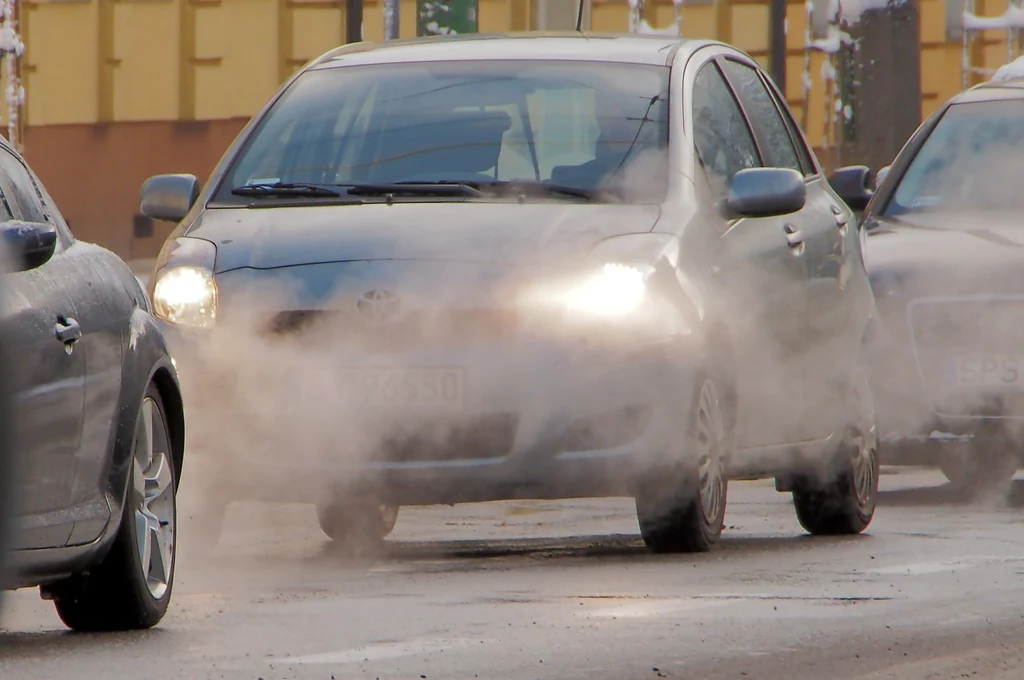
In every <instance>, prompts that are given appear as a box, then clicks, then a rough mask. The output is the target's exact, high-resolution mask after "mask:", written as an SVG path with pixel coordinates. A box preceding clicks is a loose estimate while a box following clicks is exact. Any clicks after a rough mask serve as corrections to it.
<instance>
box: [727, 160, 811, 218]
mask: <svg viewBox="0 0 1024 680" xmlns="http://www.w3.org/2000/svg"><path fill="white" fill-rule="evenodd" d="M806 201H807V186H806V185H805V184H804V178H803V175H801V174H800V173H799V172H797V171H796V170H790V169H789V168H747V169H745V170H740V171H739V172H737V173H736V174H735V175H733V178H732V182H731V183H730V185H729V198H728V199H727V201H726V204H727V207H728V210H729V212H730V213H731V214H732V215H736V216H740V217H773V216H775V215H788V214H790V213H795V212H797V211H798V210H801V209H803V207H804V203H806Z"/></svg>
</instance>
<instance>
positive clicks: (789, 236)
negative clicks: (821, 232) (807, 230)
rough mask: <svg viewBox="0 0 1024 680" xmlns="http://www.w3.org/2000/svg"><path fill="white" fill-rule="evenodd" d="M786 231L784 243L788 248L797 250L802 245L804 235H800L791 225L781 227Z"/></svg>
mask: <svg viewBox="0 0 1024 680" xmlns="http://www.w3.org/2000/svg"><path fill="white" fill-rule="evenodd" d="M782 228H783V229H785V230H786V242H787V243H789V247H790V248H799V247H800V246H802V245H803V243H804V235H803V234H801V233H800V230H799V229H797V228H796V227H795V226H793V225H792V224H786V225H784V226H783V227H782Z"/></svg>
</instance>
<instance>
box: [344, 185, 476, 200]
mask: <svg viewBox="0 0 1024 680" xmlns="http://www.w3.org/2000/svg"><path fill="white" fill-rule="evenodd" d="M342 186H346V187H348V195H349V196H469V197H473V198H480V197H481V196H484V193H483V192H482V191H480V190H479V189H477V188H475V187H474V186H473V183H472V182H453V181H451V182H450V181H438V182H390V183H383V184H351V185H342Z"/></svg>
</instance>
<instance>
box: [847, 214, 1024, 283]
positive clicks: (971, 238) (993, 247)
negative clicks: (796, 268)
mask: <svg viewBox="0 0 1024 680" xmlns="http://www.w3.org/2000/svg"><path fill="white" fill-rule="evenodd" d="M865 264H866V265H867V269H868V273H869V274H870V275H871V277H872V280H873V282H875V283H876V284H883V283H884V284H885V285H886V286H890V287H891V286H903V287H907V288H913V289H914V290H913V291H912V295H911V297H920V296H922V295H943V294H973V293H993V294H998V293H1005V294H1011V293H1012V294H1019V293H1024V223H1022V221H1021V219H1020V218H1019V217H1017V216H1004V215H993V214H987V215H971V216H964V215H957V214H941V215H914V216H908V217H906V218H903V219H899V220H883V221H882V222H881V223H880V224H879V226H878V228H876V229H873V230H872V231H871V233H870V236H869V237H868V239H867V250H866V253H865ZM876 292H877V291H876ZM908 292H910V291H908Z"/></svg>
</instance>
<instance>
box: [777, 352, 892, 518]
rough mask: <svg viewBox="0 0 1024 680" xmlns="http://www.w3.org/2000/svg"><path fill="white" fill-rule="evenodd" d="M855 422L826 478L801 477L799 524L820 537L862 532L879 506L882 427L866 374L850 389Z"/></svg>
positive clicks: (797, 499) (855, 379) (797, 490)
mask: <svg viewBox="0 0 1024 680" xmlns="http://www.w3.org/2000/svg"><path fill="white" fill-rule="evenodd" d="M849 399H850V406H849V408H850V411H851V414H852V418H851V423H850V424H849V426H848V427H847V429H846V432H845V436H844V438H843V441H842V443H841V444H840V446H839V449H838V450H837V452H836V454H835V456H834V457H833V459H832V460H831V461H830V463H831V464H830V465H829V466H827V468H826V473H825V474H824V475H823V476H822V477H820V478H819V477H815V476H804V477H801V478H798V480H797V482H796V484H795V486H794V489H793V504H794V505H795V506H796V516H797V519H798V520H799V521H800V525H801V526H802V527H803V528H804V529H806V530H807V532H808V533H811V534H815V535H844V534H859V533H860V532H862V531H864V530H865V529H867V527H868V525H869V524H871V520H872V518H873V517H874V514H875V505H876V503H877V502H878V476H879V467H878V427H877V425H876V421H875V409H874V399H873V398H872V394H871V387H870V384H869V383H868V380H867V373H866V372H865V371H863V370H858V371H856V373H855V375H854V376H853V379H852V380H851V385H850V395H849Z"/></svg>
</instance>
